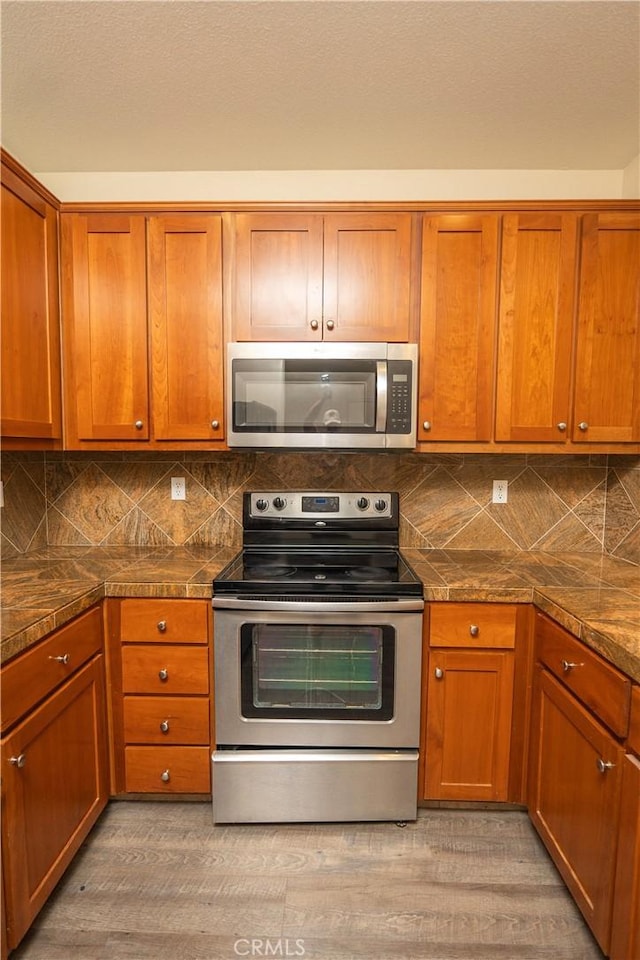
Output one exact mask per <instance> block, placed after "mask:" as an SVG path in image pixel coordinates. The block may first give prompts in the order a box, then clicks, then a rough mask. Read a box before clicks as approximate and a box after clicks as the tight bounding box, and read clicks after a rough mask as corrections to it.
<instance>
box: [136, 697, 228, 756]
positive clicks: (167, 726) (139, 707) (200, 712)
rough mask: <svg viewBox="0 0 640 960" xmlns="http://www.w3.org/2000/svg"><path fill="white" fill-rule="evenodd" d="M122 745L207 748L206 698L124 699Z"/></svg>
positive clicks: (208, 733)
mask: <svg viewBox="0 0 640 960" xmlns="http://www.w3.org/2000/svg"><path fill="white" fill-rule="evenodd" d="M124 739H125V742H126V743H158V744H160V743H161V744H172V743H193V744H196V743H197V744H204V745H208V744H209V742H210V740H211V733H210V728H209V699H208V698H207V697H125V698H124Z"/></svg>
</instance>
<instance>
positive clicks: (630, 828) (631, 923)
mask: <svg viewBox="0 0 640 960" xmlns="http://www.w3.org/2000/svg"><path fill="white" fill-rule="evenodd" d="M610 956H611V960H628V958H629V957H640V760H638V759H637V758H636V757H632V756H631V755H629V756H627V757H625V760H624V764H623V771H622V802H621V807H620V830H619V834H618V859H617V867H616V884H615V889H614V897H613V923H612V925H611V953H610Z"/></svg>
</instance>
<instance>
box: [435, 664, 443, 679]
mask: <svg viewBox="0 0 640 960" xmlns="http://www.w3.org/2000/svg"><path fill="white" fill-rule="evenodd" d="M433 675H434V677H435V678H436V680H442V678H443V677H444V670H443V669H442V668H441V667H436V668H435V670H434V671H433Z"/></svg>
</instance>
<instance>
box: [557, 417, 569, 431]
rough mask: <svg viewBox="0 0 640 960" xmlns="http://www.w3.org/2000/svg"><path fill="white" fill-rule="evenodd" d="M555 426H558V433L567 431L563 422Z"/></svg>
mask: <svg viewBox="0 0 640 960" xmlns="http://www.w3.org/2000/svg"><path fill="white" fill-rule="evenodd" d="M557 426H558V430H559V431H560V433H564V431H565V430H566V429H567V425H566V423H565V422H564V420H561V421H560V423H559V424H558V425H557Z"/></svg>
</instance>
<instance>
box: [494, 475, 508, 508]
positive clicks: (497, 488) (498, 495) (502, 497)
mask: <svg viewBox="0 0 640 960" xmlns="http://www.w3.org/2000/svg"><path fill="white" fill-rule="evenodd" d="M508 488H509V481H508V480H494V481H493V497H492V498H491V502H492V503H506V502H507V500H508V499H509V492H508Z"/></svg>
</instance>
